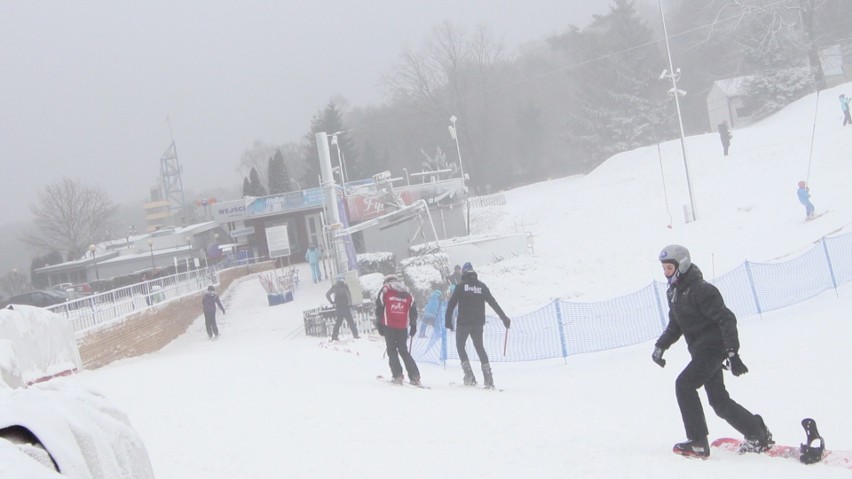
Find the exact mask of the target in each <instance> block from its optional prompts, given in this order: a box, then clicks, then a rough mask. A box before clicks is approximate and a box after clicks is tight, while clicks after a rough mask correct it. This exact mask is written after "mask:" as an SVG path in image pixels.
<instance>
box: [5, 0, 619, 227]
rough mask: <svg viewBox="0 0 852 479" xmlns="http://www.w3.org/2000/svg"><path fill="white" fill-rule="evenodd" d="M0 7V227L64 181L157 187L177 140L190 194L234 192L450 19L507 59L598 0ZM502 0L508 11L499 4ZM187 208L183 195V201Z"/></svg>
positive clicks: (152, 1) (144, 191)
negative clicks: (494, 40) (265, 160)
mask: <svg viewBox="0 0 852 479" xmlns="http://www.w3.org/2000/svg"><path fill="white" fill-rule="evenodd" d="M497 3H498V2H492V1H489V0H431V1H407V0H366V1H363V2H355V1H345V0H337V1H332V0H312V1H306V0H305V1H274V0H270V1H258V0H248V1H239V2H237V1H234V2H223V1H215V0H210V1H201V0H198V1H195V0H193V1H179V2H175V1H166V0H148V1H145V2H114V1H74V2H69V1H58V0H57V1H54V0H50V1H40V2H29V1H11V0H0V164H2V165H3V173H4V174H3V175H2V177H0V189H2V191H3V193H4V194H5V197H6V198H10V199H11V200H12V207H11V208H8V207H7V208H5V211H4V213H3V216H2V217H0V223H5V222H9V221H17V220H28V219H29V218H30V213H29V205H30V204H31V203H33V202H34V201H35V198H36V193H37V192H38V191H39V190H41V189H42V188H43V187H44V186H46V185H47V184H49V183H53V182H56V181H58V180H59V179H61V178H62V177H63V176H68V177H71V178H74V179H78V180H80V181H82V182H83V183H85V184H87V185H90V186H99V187H101V188H103V189H105V191H106V192H107V193H108V194H109V195H110V196H111V197H112V199H113V200H114V201H116V202H117V203H122V202H126V201H140V200H144V199H146V198H147V196H148V189H149V187H150V186H151V185H154V184H156V183H157V181H158V178H157V177H158V172H159V160H160V157H161V156H162V154H163V153H164V152H165V151H166V149H167V147H168V146H169V144H170V142H171V133H170V131H169V123H167V120H166V119H167V118H169V120H170V123H171V132H172V133H173V135H174V139H175V141H176V144H177V149H178V157H179V159H180V162H181V164H182V165H183V177H182V179H183V184H184V188H185V189H192V190H194V191H199V190H202V189H204V188H210V187H216V186H228V187H232V186H234V185H236V186H239V185H240V184H241V179H240V177H239V176H237V172H236V168H237V166H238V164H239V159H240V156H241V155H242V153H243V152H244V151H245V150H247V149H248V148H249V147H250V146H251V145H252V143H253V142H254V141H255V140H261V141H263V142H265V143H269V144H278V143H283V142H286V141H293V140H297V139H299V138H300V137H301V136H302V135H304V134H305V133H306V132H307V131H309V129H310V119H311V117H312V115H313V114H314V113H316V112H317V111H318V110H320V109H322V108H323V107H324V106H325V105H326V104H327V103H328V101H329V100H330V99H331V98H332V97H333V96H335V95H341V96H343V97H344V98H345V99H346V100H348V102H349V103H350V105H354V106H365V105H369V104H378V103H379V102H380V101H381V100H382V97H381V90H380V89H379V88H378V82H379V79H380V77H381V76H382V75H383V74H386V73H387V72H388V71H389V70H390V68H391V67H392V65H393V64H394V63H395V62H396V61H397V59H398V56H399V53H400V51H401V49H402V48H403V46H405V45H409V46H411V47H412V48H414V49H419V48H420V46H421V44H422V41H423V40H424V39H425V38H426V36H427V35H428V34H429V32H430V30H431V28H432V27H433V26H435V25H437V24H438V23H440V22H442V21H444V20H449V21H450V22H452V23H453V24H455V25H458V26H461V27H463V28H465V29H467V30H468V31H471V30H472V29H473V28H474V27H475V26H476V25H477V24H480V23H485V24H487V25H488V26H489V27H490V28H491V31H492V33H493V34H494V35H495V36H496V37H498V38H502V39H503V41H504V43H505V45H506V46H507V47H508V48H509V49H510V50H512V49H514V48H515V47H516V46H518V45H520V44H522V43H524V42H528V41H532V40H539V39H542V38H544V37H545V36H547V35H550V34H555V33H559V32H561V31H563V30H564V29H565V28H567V27H568V26H569V25H571V24H575V25H580V26H582V25H585V24H587V23H588V22H589V21H590V19H591V15H592V14H593V13H605V12H606V11H607V10H608V5H609V4H610V2H609V1H608V0H589V1H586V2H580V1H566V0H526V1H524V2H499V5H498V4H497ZM504 4H507V5H504ZM188 199H189V198H188Z"/></svg>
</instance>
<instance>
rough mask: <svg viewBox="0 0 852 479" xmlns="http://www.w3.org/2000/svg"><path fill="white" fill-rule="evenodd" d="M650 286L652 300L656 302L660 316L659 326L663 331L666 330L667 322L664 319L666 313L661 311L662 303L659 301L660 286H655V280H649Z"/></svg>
mask: <svg viewBox="0 0 852 479" xmlns="http://www.w3.org/2000/svg"><path fill="white" fill-rule="evenodd" d="M651 286H653V287H654V300H655V301H656V302H657V312H658V313H659V314H660V325H661V326H662V327H663V329H666V325H667V324H668V320H667V319H666V313H665V312H664V311H663V302H662V301H660V289H659V288H660V286H659V285H658V284H657V280H651Z"/></svg>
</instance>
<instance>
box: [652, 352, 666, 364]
mask: <svg viewBox="0 0 852 479" xmlns="http://www.w3.org/2000/svg"><path fill="white" fill-rule="evenodd" d="M651 359H652V360H653V361H654V362H655V363H657V364H658V365H659V366H660V367H661V368H664V367H666V360H665V359H663V348H660V347H656V348H654V352H653V353H652V354H651Z"/></svg>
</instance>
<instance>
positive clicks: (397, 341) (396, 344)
mask: <svg viewBox="0 0 852 479" xmlns="http://www.w3.org/2000/svg"><path fill="white" fill-rule="evenodd" d="M407 340H408V330H407V329H395V328H385V345H386V346H387V351H388V363H389V364H390V369H391V374H392V375H393V377H394V378H398V377H400V376H402V364H400V363H399V357H400V356H402V362H403V363H405V370H406V371H407V372H408V379H409V380H412V379H420V370H419V369H417V363H415V362H414V358H412V357H411V353H409V352H408V345H407V344H406V341H407Z"/></svg>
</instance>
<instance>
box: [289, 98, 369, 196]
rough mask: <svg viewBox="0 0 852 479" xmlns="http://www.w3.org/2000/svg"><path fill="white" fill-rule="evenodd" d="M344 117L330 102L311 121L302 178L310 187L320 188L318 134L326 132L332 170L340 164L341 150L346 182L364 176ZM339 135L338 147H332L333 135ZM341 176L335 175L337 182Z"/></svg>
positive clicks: (304, 151)
mask: <svg viewBox="0 0 852 479" xmlns="http://www.w3.org/2000/svg"><path fill="white" fill-rule="evenodd" d="M344 130H345V127H344V125H343V115H342V114H341V113H340V111H339V110H338V109H337V105H336V104H335V103H334V102H333V101H330V102H328V105H326V107H325V109H324V110H322V111H320V112H317V114H316V115H314V117H313V118H312V119H311V131H310V133H308V134H307V135H306V136H305V146H304V149H303V160H304V163H305V174H304V176H303V177H302V180H303V183H304V184H305V185H310V186H319V182H318V180H317V178H319V176H320V166H319V154H318V151H317V139H316V134H317V133H319V132H321V131H324V132H325V133H327V134H329V154H330V155H331V165H332V168H337V167H338V166H340V165H339V163H340V161H339V160H338V155H337V148H338V147H339V148H340V158H341V159H342V160H343V164H344V165H345V168H341V170H343V169H345V170H346V173H347V176H346V181H351V180H355V179H358V178H359V175H360V174H362V172H361V171H360V168H359V165H358V155H357V152H356V150H355V144H354V140H353V138H352V134H351V132H347V131H344ZM337 132H342V133H338V135H337V146H334V145H331V134H332V133H337ZM340 178H341V177H340V175H339V174H336V175H335V181H337V182H340Z"/></svg>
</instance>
